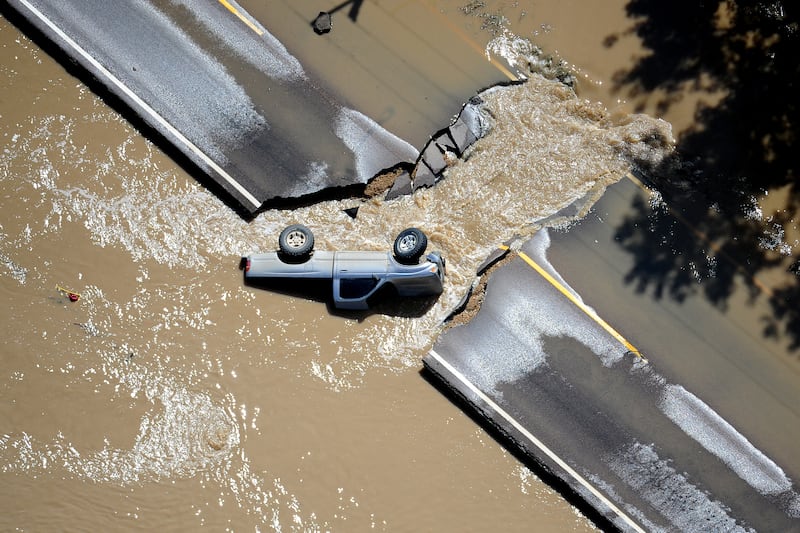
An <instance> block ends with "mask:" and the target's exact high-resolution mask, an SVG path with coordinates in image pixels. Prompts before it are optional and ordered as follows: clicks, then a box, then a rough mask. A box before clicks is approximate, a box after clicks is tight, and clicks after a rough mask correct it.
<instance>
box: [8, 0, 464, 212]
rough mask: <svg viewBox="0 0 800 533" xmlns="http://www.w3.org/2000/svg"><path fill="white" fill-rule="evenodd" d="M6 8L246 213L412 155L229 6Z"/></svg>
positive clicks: (360, 177) (14, 0) (26, 2)
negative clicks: (222, 190) (279, 199)
mask: <svg viewBox="0 0 800 533" xmlns="http://www.w3.org/2000/svg"><path fill="white" fill-rule="evenodd" d="M9 4H10V5H11V6H12V7H14V8H15V9H16V10H17V11H18V12H20V13H21V14H22V15H23V16H24V17H25V18H26V19H27V20H28V21H29V22H31V23H32V24H33V25H35V26H36V27H37V28H38V29H39V30H40V31H41V32H42V33H43V34H44V35H45V36H46V37H47V38H48V39H50V40H51V41H53V42H54V43H55V44H56V45H57V46H58V47H60V48H61V49H62V50H63V51H64V52H65V54H66V55H67V56H68V57H69V58H71V59H72V60H74V61H77V62H78V63H79V64H80V65H81V66H82V67H83V68H85V69H86V70H88V71H89V72H90V73H91V74H92V75H93V76H94V77H96V78H97V79H98V80H99V81H100V82H101V83H102V84H104V85H105V87H106V88H107V89H108V90H109V91H110V92H111V93H112V94H113V95H115V96H116V97H118V98H119V99H121V100H122V101H123V102H124V103H125V104H126V105H127V106H128V107H130V109H131V110H133V112H135V113H136V114H138V115H139V116H140V117H141V118H142V119H143V120H144V121H145V122H146V123H147V124H149V125H150V126H151V127H153V128H155V129H156V130H157V131H158V132H159V133H160V134H161V135H162V136H163V137H164V138H166V139H167V140H168V141H169V142H170V143H171V144H173V145H174V146H175V147H176V148H177V149H178V150H179V151H180V152H181V153H182V154H183V155H185V156H186V157H188V158H189V159H190V160H191V161H192V162H193V163H195V164H196V165H197V166H198V167H199V168H200V169H202V170H203V171H204V172H205V173H206V174H208V175H209V176H210V177H211V178H212V179H213V180H214V181H216V182H217V183H218V184H219V185H221V186H222V187H223V188H224V189H225V190H226V191H227V192H228V193H229V194H230V195H231V197H232V198H234V199H235V201H236V202H237V203H238V204H240V205H241V207H242V208H243V209H245V210H246V211H249V212H254V211H256V210H257V209H258V208H259V207H260V206H261V205H262V204H263V202H265V201H266V200H268V199H272V198H277V197H297V196H302V195H306V194H310V193H314V192H317V191H320V190H322V189H325V188H329V187H338V186H347V185H352V184H357V183H365V182H366V181H367V180H369V179H370V178H372V177H373V176H374V175H375V174H376V173H378V172H380V171H381V170H383V169H386V168H389V167H391V166H393V165H396V164H397V163H400V162H410V161H413V160H414V159H415V158H416V156H417V150H416V149H415V148H414V147H412V146H411V145H410V144H408V143H407V142H405V141H403V140H401V139H399V138H398V137H396V136H395V135H393V134H392V133H390V132H388V131H387V130H385V129H384V128H383V127H381V126H380V125H379V124H378V123H377V122H375V121H374V120H372V119H371V118H369V117H367V116H366V115H364V114H362V113H361V112H359V111H357V110H355V109H352V108H350V107H347V106H346V105H344V104H343V103H342V102H341V101H340V100H339V99H338V98H337V97H336V96H335V95H333V94H331V93H329V92H328V91H327V90H326V89H325V88H324V87H323V86H321V85H320V84H318V83H316V82H315V81H314V80H313V79H310V77H309V76H308V74H307V73H306V72H305V71H304V70H303V67H302V66H301V64H300V63H299V62H298V61H297V59H295V57H294V56H292V55H291V54H290V53H289V52H287V50H286V48H285V47H284V46H283V45H282V44H281V43H280V42H278V40H276V39H275V38H274V37H272V36H271V35H270V33H269V32H267V31H266V29H265V28H264V27H263V26H261V25H260V24H259V23H258V22H257V21H256V20H255V19H253V18H252V17H250V15H249V14H247V13H246V12H244V11H243V10H242V9H241V8H239V7H238V6H237V5H236V3H235V2H224V3H221V2H201V3H196V2H180V1H176V2H168V3H164V2H155V1H152V2H151V1H145V2H105V1H101V0H81V1H78V0H61V1H58V2H52V1H45V0H10V1H9ZM308 31H309V33H310V31H311V30H310V29H309V30H308ZM455 111H457V109H454V110H452V111H451V112H455ZM442 126H446V124H442Z"/></svg>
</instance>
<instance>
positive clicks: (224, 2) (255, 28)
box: [219, 0, 264, 35]
mask: <svg viewBox="0 0 800 533" xmlns="http://www.w3.org/2000/svg"><path fill="white" fill-rule="evenodd" d="M219 3H220V4H222V5H223V6H225V8H227V10H228V11H230V12H231V13H233V14H234V15H236V16H237V17H239V20H241V21H242V22H244V23H245V24H247V26H248V27H249V28H250V29H251V30H253V31H254V32H256V33H257V34H258V35H264V32H263V31H261V29H260V28H259V27H258V26H256V25H255V24H253V21H252V20H250V19H249V18H247V17H246V16H245V15H244V14H242V13H241V12H240V11H239V10H238V9H236V8H235V7H233V6H232V5H231V4H230V2H228V0H219Z"/></svg>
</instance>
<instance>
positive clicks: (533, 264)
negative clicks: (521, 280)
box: [501, 246, 646, 361]
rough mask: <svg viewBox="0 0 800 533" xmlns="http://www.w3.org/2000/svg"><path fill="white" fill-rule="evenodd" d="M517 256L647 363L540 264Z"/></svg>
mask: <svg viewBox="0 0 800 533" xmlns="http://www.w3.org/2000/svg"><path fill="white" fill-rule="evenodd" d="M501 248H503V247H501ZM505 248H506V249H507V248H508V247H507V246H505ZM517 255H519V256H520V257H521V258H522V259H523V261H525V262H526V263H528V265H530V267H531V268H533V269H534V270H535V271H536V272H538V273H539V274H540V275H541V276H542V277H543V278H544V279H545V280H547V281H548V282H550V284H551V285H552V286H553V287H555V288H556V289H558V290H559V292H561V294H563V295H564V296H566V297H567V298H568V299H569V301H571V302H572V303H573V304H575V305H576V306H578V308H579V309H580V310H581V311H583V312H584V313H586V314H587V315H588V316H589V318H591V319H592V320H594V321H595V322H597V323H598V324H599V325H600V326H601V327H602V328H603V329H604V330H606V331H607V332H608V333H610V334H611V336H612V337H614V338H615V339H617V340H618V341H619V342H621V343H622V344H623V346H625V347H626V348H627V349H628V351H630V352H632V353H633V354H635V355H636V357H638V358H640V359H643V360H645V361H646V359H645V358H644V356H643V355H642V354H641V352H639V350H637V349H636V347H635V346H634V345H633V344H631V343H630V342H628V341H627V339H625V337H623V336H622V335H620V333H619V332H618V331H617V330H615V329H614V328H612V327H611V326H610V325H609V323H608V322H606V321H605V320H603V319H602V318H600V317H599V316H598V314H597V313H596V312H595V311H594V310H593V309H591V308H590V307H589V306H587V305H586V304H585V303H583V302H582V301H580V300H579V299H578V298H577V297H576V296H575V295H574V294H573V293H572V291H570V290H569V289H567V288H566V287H564V285H562V284H561V283H559V281H558V280H557V279H555V278H554V277H553V276H551V275H550V273H549V272H547V271H546V270H545V269H543V268H542V267H540V266H539V264H538V263H536V261H534V260H533V259H531V258H530V257H528V254H526V253H525V252H522V251H520V252H517Z"/></svg>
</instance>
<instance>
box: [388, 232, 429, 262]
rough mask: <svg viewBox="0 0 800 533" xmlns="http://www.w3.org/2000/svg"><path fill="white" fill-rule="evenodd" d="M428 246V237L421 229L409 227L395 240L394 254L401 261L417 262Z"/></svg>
mask: <svg viewBox="0 0 800 533" xmlns="http://www.w3.org/2000/svg"><path fill="white" fill-rule="evenodd" d="M427 247H428V237H426V236H425V234H424V233H422V231H421V230H418V229H417V228H407V229H404V230H403V231H401V232H400V234H399V235H398V236H397V238H396V239H395V240H394V256H395V257H396V258H397V260H398V261H400V262H401V263H405V264H412V263H416V262H418V261H419V258H420V257H421V256H422V254H423V252H425V248H427Z"/></svg>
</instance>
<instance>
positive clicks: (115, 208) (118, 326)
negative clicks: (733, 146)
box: [0, 0, 685, 531]
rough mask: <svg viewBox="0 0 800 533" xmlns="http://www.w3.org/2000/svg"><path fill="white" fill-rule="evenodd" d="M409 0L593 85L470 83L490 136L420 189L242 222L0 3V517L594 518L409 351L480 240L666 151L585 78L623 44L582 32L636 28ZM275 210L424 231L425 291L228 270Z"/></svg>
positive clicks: (608, 17) (448, 521)
mask: <svg viewBox="0 0 800 533" xmlns="http://www.w3.org/2000/svg"><path fill="white" fill-rule="evenodd" d="M424 4H426V5H428V6H430V5H433V6H434V7H435V9H437V10H438V11H439V12H440V13H441V14H442V16H443V17H444V18H445V19H446V20H448V21H449V22H450V23H451V24H454V25H456V26H458V27H459V28H461V29H462V30H463V32H464V33H465V34H466V35H470V36H471V38H473V39H474V40H475V42H478V43H480V45H481V46H486V45H487V44H488V43H489V42H490V41H492V39H496V38H498V37H500V40H495V41H493V43H494V44H493V45H492V46H493V48H492V49H493V50H495V51H496V53H497V54H505V55H507V56H508V57H509V58H511V56H510V55H509V54H510V52H509V46H510V45H514V47H515V49H516V50H517V51H519V49H520V48H519V47H520V45H521V43H524V40H518V39H517V37H522V38H530V39H534V40H536V39H541V41H540V42H539V44H540V45H541V46H544V47H546V48H547V49H550V50H554V51H555V50H557V51H558V52H559V53H560V54H561V56H563V57H564V58H565V59H566V60H567V61H568V62H570V63H571V64H572V65H573V67H574V70H575V72H577V75H578V78H579V80H580V89H579V90H581V91H583V93H582V94H586V95H588V98H589V100H591V101H595V100H600V101H602V102H603V104H595V103H590V102H589V101H585V100H584V99H582V98H581V99H578V98H576V97H575V96H574V94H573V93H572V92H571V91H570V90H569V89H567V88H565V87H564V86H563V85H561V84H559V83H558V82H551V81H547V80H545V79H544V78H541V77H538V76H536V75H532V76H531V80H530V81H529V82H528V83H526V84H524V85H521V86H515V87H509V88H502V89H496V90H493V91H491V92H490V93H488V94H486V95H485V100H486V113H487V115H486V116H487V120H489V121H490V122H491V124H492V128H493V129H492V133H491V134H490V135H489V136H488V137H487V138H485V139H483V140H482V141H480V142H479V143H477V144H476V145H475V147H474V149H473V150H472V152H471V153H470V156H469V158H468V159H467V160H466V161H463V162H460V163H458V164H457V165H455V166H454V167H453V168H451V169H450V170H449V172H448V176H447V178H446V179H445V180H444V181H443V182H442V183H441V184H440V185H439V186H437V187H435V188H434V189H430V190H426V191H420V192H418V193H417V194H415V195H414V196H410V197H405V198H402V199H400V200H398V201H393V202H387V203H384V202H382V201H380V200H370V201H368V202H366V203H363V204H361V201H360V200H341V201H327V202H321V203H319V204H316V205H313V206H309V207H303V208H299V209H296V210H294V211H291V212H287V211H268V212H266V213H263V214H262V215H260V216H259V217H258V218H257V219H256V220H254V221H252V222H249V223H248V222H245V221H243V220H241V219H240V218H238V217H237V215H236V214H234V213H233V212H232V211H231V210H230V209H229V208H227V207H226V206H225V205H224V204H223V203H222V202H220V201H219V200H218V199H217V198H215V197H214V196H212V195H211V194H209V193H208V192H207V191H206V190H205V189H203V188H202V187H201V186H199V185H198V184H197V183H196V182H195V181H194V180H193V179H192V178H191V177H190V176H188V175H187V174H186V173H185V172H184V171H183V170H181V169H180V168H179V167H177V166H176V165H175V164H174V163H173V162H172V161H171V160H170V159H168V158H167V157H166V156H165V155H164V154H163V153H161V152H160V151H159V150H158V149H156V148H155V147H154V146H153V145H152V144H151V143H150V142H149V141H148V140H146V139H145V138H143V137H142V136H141V135H140V134H139V133H138V132H137V131H136V130H135V129H133V128H132V127H131V126H130V125H129V124H128V123H127V122H126V121H125V120H124V119H123V118H121V117H120V116H119V115H118V114H117V113H115V112H114V111H112V110H111V109H109V108H108V107H107V106H106V105H105V104H104V103H103V102H102V101H101V100H99V99H98V98H97V97H96V96H94V95H93V94H92V93H91V92H90V91H89V90H88V89H87V88H86V87H85V86H84V85H82V84H81V83H80V82H79V81H77V80H76V79H74V78H73V77H71V76H70V75H69V74H67V73H66V72H65V71H64V69H63V68H62V67H60V66H59V65H58V64H57V63H56V62H55V61H53V59H51V58H50V57H49V56H48V55H47V54H45V53H44V52H43V51H42V50H40V49H39V48H38V47H37V46H36V45H35V44H33V43H32V42H31V41H29V40H28V38H26V37H25V36H23V35H22V34H21V33H20V32H19V31H18V29H17V28H16V27H14V26H13V25H11V24H10V23H9V22H8V21H7V20H5V19H0V57H2V62H0V115H1V117H0V143H1V144H0V153H2V162H0V205H1V207H0V213H1V214H0V296H1V297H2V301H3V303H4V305H3V308H2V310H1V311H0V315H2V320H0V346H1V347H2V348H0V351H1V353H2V357H1V358H0V420H2V430H1V431H0V480H2V483H0V487H1V488H0V501H2V502H3V503H2V504H0V509H2V513H0V529H2V530H10V529H14V528H19V529H22V530H45V529H51V530H62V529H85V530H112V529H155V528H159V529H168V530H170V529H171V530H189V529H192V530H194V529H197V528H198V527H201V526H202V527H205V528H207V529H209V530H222V529H235V530H256V529H257V530H268V529H278V530H329V529H330V530H347V531H352V530H356V531H358V530H365V529H377V530H437V531H465V530H471V531H476V530H477V531H480V530H484V531H486V530H497V529H500V528H502V529H503V530H530V529H531V528H532V527H535V529H537V530H541V531H545V530H547V531H565V530H572V531H585V530H591V529H593V525H592V524H591V522H589V521H588V520H587V519H586V518H585V517H583V516H582V515H580V513H579V512H577V511H576V510H575V509H574V508H573V507H572V506H571V505H569V504H568V503H567V502H565V500H564V499H563V498H562V497H561V496H560V495H558V494H557V493H555V492H554V491H553V490H552V489H551V488H549V487H548V486H547V485H546V484H544V483H542V482H541V481H540V480H539V479H538V478H537V477H536V476H535V475H534V474H532V473H531V472H530V471H529V470H528V469H527V468H525V467H524V466H523V465H522V464H520V463H519V461H518V460H517V459H515V458H514V457H513V456H511V455H509V453H507V452H506V451H504V449H503V448H502V447H501V446H499V445H498V443H497V442H495V441H494V440H493V439H492V438H491V437H490V436H488V435H487V434H486V432H485V431H483V430H482V429H481V428H480V427H478V426H477V425H476V424H475V422H474V421H473V420H471V419H470V418H469V417H467V416H466V415H464V414H463V413H462V412H461V411H460V410H459V409H458V408H456V407H455V406H454V405H453V404H451V403H450V401H449V400H448V399H447V398H445V397H444V396H443V395H441V394H440V393H439V392H438V391H437V390H436V389H434V388H433V387H431V385H430V384H429V383H427V382H426V381H425V380H424V379H422V378H421V377H420V374H419V370H420V368H421V362H420V361H421V357H422V356H423V355H424V354H425V353H426V350H427V348H429V347H430V346H431V344H432V343H433V341H434V340H435V338H436V335H437V334H438V333H439V332H440V331H441V328H442V325H441V323H442V320H443V319H444V317H446V316H447V314H448V313H449V311H450V310H452V309H453V307H454V306H455V305H456V304H457V303H458V301H459V299H460V298H461V296H462V295H463V294H464V292H465V291H466V289H467V287H469V285H470V284H471V283H472V281H473V278H474V276H473V275H474V272H475V268H476V267H477V265H478V264H479V263H480V262H481V261H482V259H483V258H484V257H485V256H486V255H487V254H488V253H489V251H491V250H492V249H493V248H494V246H496V245H497V244H498V243H499V242H502V241H503V240H505V239H507V238H508V237H510V236H511V235H514V234H520V235H524V234H526V233H529V232H530V231H532V230H533V228H535V227H536V224H537V221H539V220H541V219H543V218H545V217H547V216H549V215H551V214H553V213H554V212H556V211H557V210H559V209H560V208H562V207H564V206H566V205H568V204H570V203H571V202H573V201H575V200H578V199H581V198H584V199H586V200H585V201H586V202H590V201H591V200H592V199H593V198H594V197H595V196H596V195H597V194H598V193H599V192H600V191H602V189H603V187H604V186H605V185H607V184H608V183H610V182H612V181H613V180H616V179H619V177H620V176H621V175H622V173H623V172H624V171H625V170H626V168H627V162H626V161H625V159H624V158H623V157H621V155H622V154H624V153H631V152H636V153H637V154H638V155H639V156H642V157H647V158H654V159H658V158H660V157H662V156H663V155H664V154H665V153H666V152H667V151H668V150H669V142H665V143H660V144H659V143H651V144H648V142H646V141H647V140H648V139H651V138H652V137H653V135H652V134H653V133H654V132H656V133H657V134H658V138H660V139H662V140H665V139H666V140H668V139H670V138H671V137H670V136H671V133H670V125H669V124H668V123H667V122H663V121H659V120H656V119H654V118H651V117H648V116H644V115H631V114H628V113H630V111H631V110H632V109H633V107H634V105H633V104H632V103H630V102H622V103H621V105H620V106H617V107H616V108H615V109H613V110H612V111H608V110H607V108H608V109H611V108H614V107H615V100H616V99H617V98H618V96H617V95H613V94H610V93H608V92H607V91H606V92H604V88H605V87H606V85H605V84H606V83H607V82H608V80H609V78H610V76H611V74H612V73H613V72H614V71H616V70H617V69H618V68H620V66H621V65H625V64H627V62H629V61H630V60H631V58H634V57H636V54H637V53H641V51H639V50H637V43H636V41H635V40H634V39H633V38H631V37H625V38H624V39H622V40H621V42H622V43H623V44H621V45H619V46H617V47H615V48H614V49H613V52H609V51H607V50H606V51H604V50H603V49H602V48H601V47H600V46H598V45H597V42H596V41H601V40H602V39H603V38H605V37H606V36H607V35H609V34H612V33H619V34H623V33H624V31H625V30H626V29H627V28H628V27H629V26H630V22H629V21H627V20H626V19H625V17H624V11H623V6H624V3H623V2H612V3H610V4H609V5H607V6H606V7H604V10H603V11H602V12H592V13H591V14H589V13H585V12H584V9H583V6H582V5H581V3H579V2H564V1H563V0H559V1H558V2H555V1H553V2H544V3H542V2H536V3H533V2H513V3H511V2H509V3H502V2H497V3H491V2H488V3H485V4H488V5H484V6H483V7H482V8H481V9H482V10H483V11H481V12H482V13H488V14H491V13H497V12H499V11H503V12H504V13H505V15H506V33H505V36H504V37H503V33H502V32H499V33H498V32H497V31H496V30H497V28H495V27H494V26H492V24H491V23H492V22H493V21H494V19H493V18H491V16H479V15H480V13H479V12H474V11H469V10H467V11H469V12H465V10H464V9H462V8H463V7H464V2H440V3H436V4H433V3H424ZM589 16H591V18H590V19H589V18H588V17H589ZM487 21H488V22H487ZM576 31H581V32H583V35H584V38H583V39H581V40H577V39H574V38H573V35H574V32H576ZM593 43H594V44H593ZM515 57H517V58H518V56H515ZM474 89H475V90H478V89H480V88H479V87H476V88H474ZM643 98H645V97H643ZM671 119H672V120H674V121H676V122H678V123H680V122H681V120H683V119H685V117H680V116H677V115H676V116H675V117H671ZM532 184H533V186H532ZM354 205H360V211H359V216H358V218H357V219H355V220H353V219H351V218H350V217H348V216H347V215H346V214H344V213H343V209H345V208H348V207H352V206H354ZM292 222H303V223H306V224H308V225H310V226H312V227H313V228H314V229H315V233H316V235H317V242H318V244H317V246H318V247H321V248H325V247H332V248H333V247H335V248H348V247H361V248H363V247H367V248H374V249H383V248H385V247H387V246H389V245H390V243H391V240H392V239H393V237H394V234H395V233H396V232H397V231H398V230H399V229H400V228H402V227H405V226H411V225H414V226H419V227H422V228H424V229H425V230H426V232H427V233H428V235H429V238H430V241H431V247H433V248H438V249H441V250H443V251H444V253H445V255H446V257H447V259H448V274H449V277H448V283H447V287H446V290H445V293H444V294H443V295H442V297H441V298H440V299H439V300H438V301H437V302H436V303H434V304H433V305H432V306H431V307H430V308H425V307H420V304H418V303H411V304H408V305H406V306H400V307H398V308H393V309H391V310H389V312H386V313H381V314H371V315H360V316H341V315H337V314H332V313H331V312H329V309H328V308H327V307H326V305H325V304H324V303H322V302H319V301H316V300H314V299H313V298H312V299H306V298H300V297H296V296H293V295H284V294H280V293H276V292H268V291H263V290H257V289H252V288H248V287H245V286H243V284H242V278H241V275H240V273H239V272H238V271H237V264H238V261H239V257H240V255H241V254H244V253H246V252H248V251H251V250H259V249H264V248H271V247H273V246H274V242H275V239H276V235H277V234H278V232H279V231H280V229H281V228H282V227H283V226H284V225H286V224H288V223H292ZM57 287H63V288H66V289H68V290H74V291H76V292H78V293H80V299H79V300H78V301H77V302H70V301H69V300H68V298H66V296H65V295H64V293H63V292H59V291H58V290H57Z"/></svg>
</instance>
